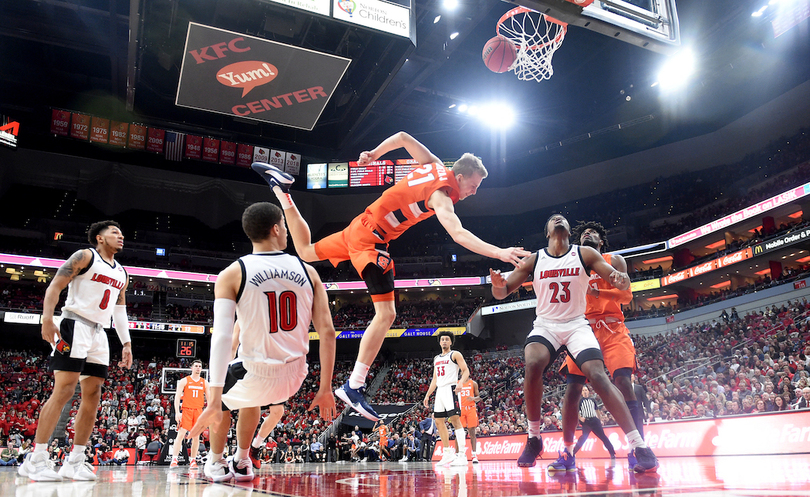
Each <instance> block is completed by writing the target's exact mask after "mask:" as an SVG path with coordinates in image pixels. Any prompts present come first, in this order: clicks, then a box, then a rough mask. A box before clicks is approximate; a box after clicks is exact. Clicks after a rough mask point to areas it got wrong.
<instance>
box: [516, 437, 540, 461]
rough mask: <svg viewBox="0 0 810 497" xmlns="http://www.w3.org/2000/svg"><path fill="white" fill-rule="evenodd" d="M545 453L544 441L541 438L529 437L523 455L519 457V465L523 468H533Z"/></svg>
mask: <svg viewBox="0 0 810 497" xmlns="http://www.w3.org/2000/svg"><path fill="white" fill-rule="evenodd" d="M542 453H543V439H542V438H540V437H529V439H528V440H527V441H526V446H525V447H523V453H522V454H521V455H520V457H518V460H517V464H518V466H520V467H521V468H531V467H532V466H534V462H535V461H536V460H537V458H538V457H540V454H542Z"/></svg>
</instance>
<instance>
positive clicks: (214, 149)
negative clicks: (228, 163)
mask: <svg viewBox="0 0 810 497" xmlns="http://www.w3.org/2000/svg"><path fill="white" fill-rule="evenodd" d="M202 159H203V160H204V161H208V162H217V161H218V160H219V140H217V139H215V138H206V139H204V140H203V154H202Z"/></svg>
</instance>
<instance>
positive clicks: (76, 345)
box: [50, 313, 110, 378]
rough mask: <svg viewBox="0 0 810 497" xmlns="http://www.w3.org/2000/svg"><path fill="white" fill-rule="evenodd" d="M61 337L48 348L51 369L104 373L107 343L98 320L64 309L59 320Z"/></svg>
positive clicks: (101, 376) (107, 349) (106, 360)
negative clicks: (51, 347) (52, 346)
mask: <svg viewBox="0 0 810 497" xmlns="http://www.w3.org/2000/svg"><path fill="white" fill-rule="evenodd" d="M59 333H60V334H61V335H62V338H61V340H59V341H58V342H56V346H55V347H54V349H53V351H52V352H51V365H50V369H51V370H52V371H71V372H76V373H81V374H82V376H96V377H99V378H106V377H107V368H108V366H109V364H110V344H109V342H108V341H107V333H106V332H105V331H104V328H103V327H102V326H101V325H100V324H96V323H93V322H91V321H88V320H86V319H84V318H81V317H80V316H77V315H75V314H73V313H64V314H63V316H62V321H61V322H60V323H59Z"/></svg>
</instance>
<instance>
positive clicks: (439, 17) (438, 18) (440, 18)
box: [433, 15, 442, 24]
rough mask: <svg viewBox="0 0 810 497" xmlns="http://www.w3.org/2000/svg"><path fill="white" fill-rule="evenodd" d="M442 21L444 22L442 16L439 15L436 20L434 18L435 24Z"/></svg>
mask: <svg viewBox="0 0 810 497" xmlns="http://www.w3.org/2000/svg"><path fill="white" fill-rule="evenodd" d="M441 20H442V16H441V15H438V16H436V17H434V18H433V24H436V23H437V22H439V21H441Z"/></svg>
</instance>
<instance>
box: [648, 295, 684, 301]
mask: <svg viewBox="0 0 810 497" xmlns="http://www.w3.org/2000/svg"><path fill="white" fill-rule="evenodd" d="M677 298H678V295H677V294H673V295H661V296H660V297H650V298H648V299H647V300H648V301H649V302H652V301H656V300H669V299H677Z"/></svg>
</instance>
